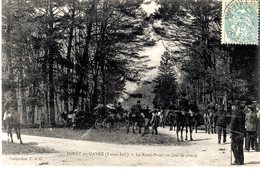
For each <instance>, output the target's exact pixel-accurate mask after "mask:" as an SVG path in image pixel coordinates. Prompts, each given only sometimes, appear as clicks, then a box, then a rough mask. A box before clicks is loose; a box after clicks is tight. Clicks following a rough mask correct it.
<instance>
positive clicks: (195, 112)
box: [190, 102, 199, 133]
mask: <svg viewBox="0 0 260 169" xmlns="http://www.w3.org/2000/svg"><path fill="white" fill-rule="evenodd" d="M190 111H192V113H193V117H192V119H191V120H192V123H193V126H194V128H195V132H196V133H197V132H198V121H199V108H198V106H197V104H196V103H194V102H193V103H191V104H190Z"/></svg>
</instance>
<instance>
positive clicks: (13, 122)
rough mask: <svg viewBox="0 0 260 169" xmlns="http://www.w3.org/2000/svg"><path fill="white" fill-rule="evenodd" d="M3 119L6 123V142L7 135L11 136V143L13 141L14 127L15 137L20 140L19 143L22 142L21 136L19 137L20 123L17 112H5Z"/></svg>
mask: <svg viewBox="0 0 260 169" xmlns="http://www.w3.org/2000/svg"><path fill="white" fill-rule="evenodd" d="M4 120H5V123H6V129H7V137H8V142H9V135H10V138H11V142H12V143H13V142H14V141H13V134H12V129H15V132H16V135H17V139H18V140H20V144H22V143H23V142H22V138H21V125H20V120H19V115H18V113H15V112H13V111H11V112H9V113H7V112H6V113H5V115H4Z"/></svg>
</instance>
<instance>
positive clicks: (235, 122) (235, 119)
mask: <svg viewBox="0 0 260 169" xmlns="http://www.w3.org/2000/svg"><path fill="white" fill-rule="evenodd" d="M230 130H231V133H232V138H235V137H243V136H244V134H245V113H244V111H242V110H241V109H239V108H237V109H235V110H233V112H232V117H231V124H230Z"/></svg>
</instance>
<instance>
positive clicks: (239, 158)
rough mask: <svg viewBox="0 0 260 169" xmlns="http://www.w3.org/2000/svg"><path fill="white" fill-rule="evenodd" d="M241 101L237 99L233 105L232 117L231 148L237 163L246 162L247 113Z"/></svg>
mask: <svg viewBox="0 0 260 169" xmlns="http://www.w3.org/2000/svg"><path fill="white" fill-rule="evenodd" d="M242 109H243V108H242V106H241V105H240V102H239V101H238V100H236V101H235V102H234V104H233V105H232V117H231V124H230V130H231V149H232V151H233V154H234V157H235V162H234V164H235V165H243V164H244V151H243V144H244V135H245V114H244V111H243V110H242Z"/></svg>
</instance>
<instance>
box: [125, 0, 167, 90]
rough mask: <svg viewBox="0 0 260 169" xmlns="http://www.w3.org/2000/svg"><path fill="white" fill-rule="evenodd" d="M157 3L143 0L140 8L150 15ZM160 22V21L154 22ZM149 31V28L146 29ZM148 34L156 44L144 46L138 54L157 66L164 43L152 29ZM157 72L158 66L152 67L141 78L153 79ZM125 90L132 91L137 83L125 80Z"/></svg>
mask: <svg viewBox="0 0 260 169" xmlns="http://www.w3.org/2000/svg"><path fill="white" fill-rule="evenodd" d="M159 7H160V6H159V5H158V4H157V3H155V2H154V1H152V0H145V1H144V4H142V5H141V8H142V9H143V10H144V11H145V12H146V13H147V15H151V14H152V13H154V12H155V11H156V10H157V9H159ZM155 24H160V21H159V22H157V23H155ZM147 29H150V30H152V25H150V26H149V27H148V28H147ZM148 31H149V30H148ZM150 35H151V37H152V38H154V39H155V40H157V41H156V44H155V45H154V46H152V47H145V48H144V49H143V50H142V51H140V52H139V54H140V56H142V55H145V56H148V57H149V60H150V61H149V62H148V63H147V65H148V66H156V67H158V66H159V65H160V60H161V56H162V54H163V53H164V51H165V48H164V46H163V45H164V44H163V41H162V40H158V38H157V37H156V35H155V34H154V32H153V31H150ZM157 72H158V68H156V69H153V70H151V71H149V72H148V73H146V74H145V77H144V78H143V79H142V80H151V79H153V78H154V77H155V76H156V74H157ZM125 88H126V92H130V93H132V92H134V91H135V90H136V89H137V88H138V85H137V84H136V83H133V82H127V83H126V86H125Z"/></svg>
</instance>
